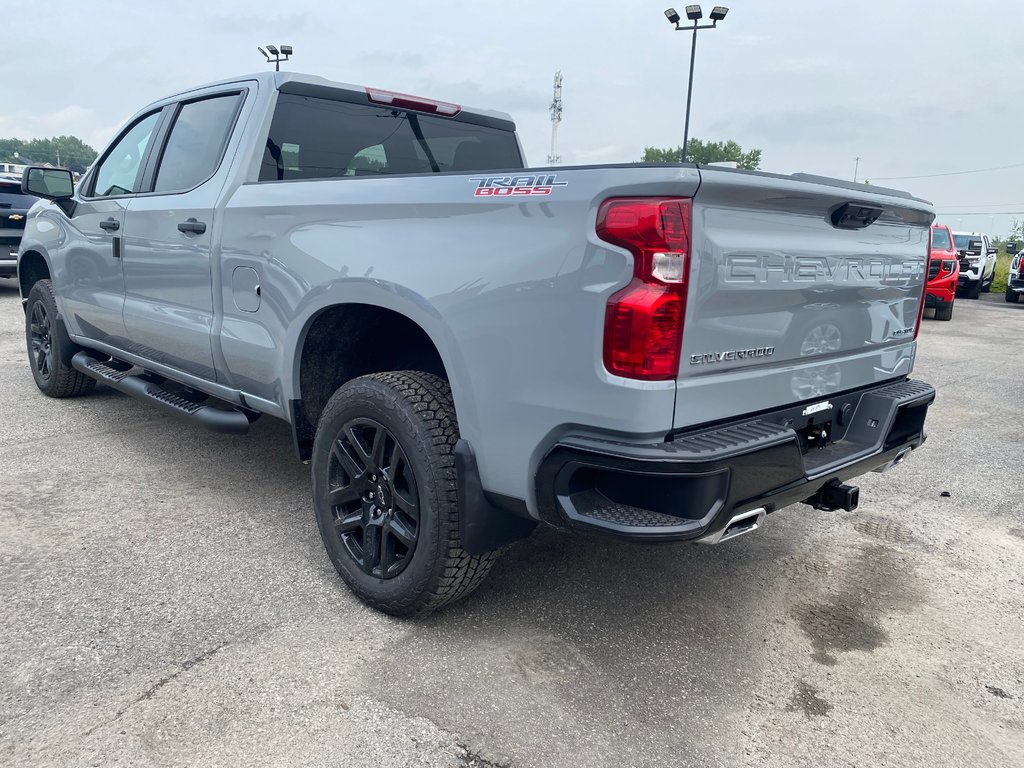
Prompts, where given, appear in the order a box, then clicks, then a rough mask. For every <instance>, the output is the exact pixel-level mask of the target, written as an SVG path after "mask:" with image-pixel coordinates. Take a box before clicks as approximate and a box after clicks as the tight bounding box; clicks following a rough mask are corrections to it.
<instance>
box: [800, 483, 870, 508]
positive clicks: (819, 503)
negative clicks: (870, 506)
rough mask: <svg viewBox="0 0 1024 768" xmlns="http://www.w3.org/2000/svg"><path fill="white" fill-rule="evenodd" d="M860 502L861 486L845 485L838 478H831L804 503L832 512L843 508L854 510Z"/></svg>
mask: <svg viewBox="0 0 1024 768" xmlns="http://www.w3.org/2000/svg"><path fill="white" fill-rule="evenodd" d="M858 503H860V488H858V487H857V486H856V485H845V484H843V483H841V482H839V481H838V480H829V481H828V482H827V483H825V485H823V486H821V488H819V489H818V492H817V493H816V494H814V495H813V496H811V497H810V498H808V499H804V504H810V505H811V506H812V507H814V508H815V509H820V510H824V511H825V512H832V511H834V510H837V509H843V510H845V511H847V512H852V511H853V510H855V509H856V508H857V504H858Z"/></svg>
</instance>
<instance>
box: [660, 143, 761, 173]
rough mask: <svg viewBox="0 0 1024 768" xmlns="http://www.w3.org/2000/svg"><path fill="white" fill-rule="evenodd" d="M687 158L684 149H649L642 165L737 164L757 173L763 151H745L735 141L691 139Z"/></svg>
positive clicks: (687, 149)
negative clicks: (685, 163) (682, 163)
mask: <svg viewBox="0 0 1024 768" xmlns="http://www.w3.org/2000/svg"><path fill="white" fill-rule="evenodd" d="M687 145H688V146H687V148H686V157H685V159H684V158H683V148H682V147H675V148H674V149H673V148H672V147H669V148H667V149H661V148H659V147H647V148H645V149H644V156H643V157H642V158H640V162H642V163H679V162H688V163H730V162H731V163H736V166H737V167H739V168H743V169H745V170H748V171H756V170H757V169H758V168H760V167H761V150H760V149H751V150H749V151H747V152H744V151H743V147H741V146H740V145H739V144H737V143H736V142H735V141H732V140H729V141H701V140H700V139H690V140H689V141H688V142H687Z"/></svg>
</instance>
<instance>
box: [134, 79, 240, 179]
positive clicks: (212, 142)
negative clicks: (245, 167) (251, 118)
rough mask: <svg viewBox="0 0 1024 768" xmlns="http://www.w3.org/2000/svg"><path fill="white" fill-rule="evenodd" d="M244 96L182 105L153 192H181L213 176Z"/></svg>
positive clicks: (225, 97) (232, 96)
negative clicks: (239, 103)
mask: <svg viewBox="0 0 1024 768" xmlns="http://www.w3.org/2000/svg"><path fill="white" fill-rule="evenodd" d="M241 98H242V96H241V94H238V93H232V94H229V95H226V96H214V97H213V98H209V99H203V100H201V101H190V102H187V103H185V104H182V106H181V110H180V111H179V112H178V116H177V118H175V120H174V126H173V127H172V128H171V132H170V135H169V136H168V137H167V145H166V147H165V148H164V154H163V157H162V158H161V159H160V168H159V170H158V171H157V174H156V184H155V185H154V187H153V191H154V192H182V191H185V190H189V189H193V188H194V187H197V186H199V185H200V184H202V183H203V182H204V181H206V180H207V179H209V178H210V177H211V176H213V174H214V173H216V171H217V166H218V165H220V159H221V156H222V155H223V154H224V147H225V146H226V145H227V143H228V137H229V136H230V135H231V129H232V127H233V126H234V122H235V114H236V112H237V111H238V102H239V100H240V99H241Z"/></svg>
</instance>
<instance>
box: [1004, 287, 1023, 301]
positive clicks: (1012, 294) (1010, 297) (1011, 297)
mask: <svg viewBox="0 0 1024 768" xmlns="http://www.w3.org/2000/svg"><path fill="white" fill-rule="evenodd" d="M1005 297H1006V300H1007V301H1008V302H1009V303H1010V304H1016V303H1017V302H1018V301H1020V294H1019V293H1017V292H1016V291H1014V290H1011V289H1010V288H1007V289H1006V294H1005Z"/></svg>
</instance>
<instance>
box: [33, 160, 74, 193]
mask: <svg viewBox="0 0 1024 768" xmlns="http://www.w3.org/2000/svg"><path fill="white" fill-rule="evenodd" d="M21 191H22V192H24V193H25V194H26V195H35V196H36V197H42V198H45V199H47V200H67V199H69V198H70V197H71V196H72V195H73V194H74V193H75V181H74V178H73V177H72V176H71V171H69V170H68V169H67V168H42V167H39V166H29V167H28V168H26V169H25V172H24V173H23V174H22V176H21Z"/></svg>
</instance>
